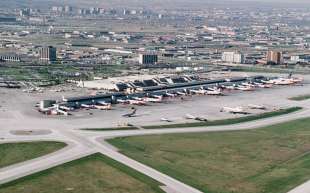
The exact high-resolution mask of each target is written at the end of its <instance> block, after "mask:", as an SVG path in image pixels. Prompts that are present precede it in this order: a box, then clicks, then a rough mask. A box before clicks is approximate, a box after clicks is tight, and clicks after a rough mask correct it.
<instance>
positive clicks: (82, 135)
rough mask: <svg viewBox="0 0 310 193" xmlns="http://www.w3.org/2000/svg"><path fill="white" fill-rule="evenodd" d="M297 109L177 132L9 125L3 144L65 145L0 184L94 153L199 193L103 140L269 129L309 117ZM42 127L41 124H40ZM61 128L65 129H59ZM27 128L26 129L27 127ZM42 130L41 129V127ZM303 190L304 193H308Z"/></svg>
mask: <svg viewBox="0 0 310 193" xmlns="http://www.w3.org/2000/svg"><path fill="white" fill-rule="evenodd" d="M298 104H299V105H298V106H301V107H303V108H304V109H303V110H301V111H298V112H295V113H291V114H287V115H282V116H278V117H272V118H268V119H263V120H257V121H252V122H246V123H241V124H235V125H227V126H213V127H193V128H177V129H152V130H125V131H85V130H77V129H78V128H79V127H77V126H76V125H58V126H57V127H55V129H50V131H52V132H51V133H48V134H45V135H25V136H23V135H22V136H19V135H14V134H12V132H10V131H12V129H18V127H19V128H21V125H22V123H20V124H16V125H14V127H13V126H12V125H11V127H10V128H9V129H5V130H2V131H1V133H0V134H1V135H2V136H3V139H2V140H1V142H2V143H6V142H22V141H38V140H41V141H42V140H46V141H51V140H53V141H62V142H66V143H67V144H68V146H67V147H66V148H64V149H62V150H59V151H58V152H55V153H52V154H49V155H46V156H43V157H40V158H37V159H34V160H29V161H26V162H23V163H20V164H15V165H12V166H9V167H6V168H3V169H0V184H2V183H6V182H9V181H12V180H14V179H18V178H20V177H23V176H26V175H30V174H33V173H36V172H38V171H42V170H45V169H48V168H51V167H54V166H57V165H60V164H63V163H66V162H69V161H72V160H75V159H78V158H81V157H84V156H87V155H90V154H93V153H96V152H100V153H102V154H104V155H107V156H109V157H110V158H112V159H114V160H116V161H119V162H121V163H123V164H125V165H127V166H129V167H131V168H133V169H135V170H137V171H139V172H141V173H143V174H145V175H147V176H150V177H151V178H153V179H155V180H157V181H158V182H160V183H162V184H163V185H165V186H166V187H167V189H169V190H171V191H172V192H177V193H199V192H200V191H199V190H196V189H195V188H193V187H190V186H188V185H186V184H184V183H182V182H180V181H178V180H175V179H173V178H171V177H169V176H167V175H165V174H163V173H160V172H158V171H156V170H154V169H152V168H150V167H148V166H146V165H143V164H141V163H139V162H137V161H135V160H132V159H130V158H128V157H126V156H124V155H122V154H121V153H119V152H118V151H117V149H116V148H115V147H113V146H111V145H110V144H107V143H106V142H105V141H104V139H109V138H116V137H126V136H137V135H152V134H169V133H170V134H171V133H192V132H216V131H233V130H247V129H254V128H258V127H263V126H268V125H272V124H277V123H281V122H286V121H290V120H295V119H299V118H303V117H309V115H310V108H309V107H310V102H301V103H298ZM40 125H41V126H43V123H42V122H41V123H40ZM61 127H64V128H66V129H62V128H61ZM28 128H29V127H28ZM41 128H43V127H41ZM305 190H307V191H308V192H309V191H310V182H308V183H306V184H303V185H301V186H300V187H297V188H296V189H294V190H293V192H290V193H304V192H305ZM307 191H306V192H307Z"/></svg>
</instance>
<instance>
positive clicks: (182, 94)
mask: <svg viewBox="0 0 310 193" xmlns="http://www.w3.org/2000/svg"><path fill="white" fill-rule="evenodd" d="M177 94H178V95H181V96H186V95H187V94H186V93H185V92H180V91H178V92H177Z"/></svg>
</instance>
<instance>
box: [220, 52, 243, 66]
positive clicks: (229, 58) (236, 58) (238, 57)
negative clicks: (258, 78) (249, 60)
mask: <svg viewBox="0 0 310 193" xmlns="http://www.w3.org/2000/svg"><path fill="white" fill-rule="evenodd" d="M222 61H223V62H230V63H238V64H243V63H244V55H243V54H242V53H236V52H223V54H222Z"/></svg>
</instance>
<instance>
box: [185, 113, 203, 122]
mask: <svg viewBox="0 0 310 193" xmlns="http://www.w3.org/2000/svg"><path fill="white" fill-rule="evenodd" d="M185 118H186V119H192V120H196V121H202V122H207V121H208V120H207V119H206V118H204V117H196V116H194V115H191V114H186V115H185Z"/></svg>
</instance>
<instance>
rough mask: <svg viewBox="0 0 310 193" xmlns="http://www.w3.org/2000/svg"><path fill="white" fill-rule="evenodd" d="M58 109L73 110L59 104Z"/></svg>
mask: <svg viewBox="0 0 310 193" xmlns="http://www.w3.org/2000/svg"><path fill="white" fill-rule="evenodd" d="M59 109H61V110H65V111H73V110H74V109H73V108H70V107H66V106H61V105H59Z"/></svg>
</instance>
